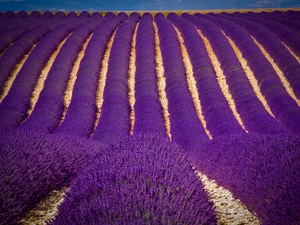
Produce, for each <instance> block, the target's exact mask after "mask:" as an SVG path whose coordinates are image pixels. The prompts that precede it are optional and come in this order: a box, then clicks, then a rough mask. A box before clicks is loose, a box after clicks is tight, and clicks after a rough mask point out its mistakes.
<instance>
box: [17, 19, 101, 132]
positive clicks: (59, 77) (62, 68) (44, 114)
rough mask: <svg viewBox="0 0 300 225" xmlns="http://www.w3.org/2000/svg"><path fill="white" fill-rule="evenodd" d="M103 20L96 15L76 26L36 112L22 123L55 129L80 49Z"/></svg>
mask: <svg viewBox="0 0 300 225" xmlns="http://www.w3.org/2000/svg"><path fill="white" fill-rule="evenodd" d="M102 22H103V20H102V19H98V18H95V19H93V20H91V21H89V22H88V23H87V24H83V25H81V26H80V27H78V28H77V29H75V30H74V31H73V32H72V34H71V35H70V37H69V38H68V39H67V41H66V42H65V44H64V45H63V47H62V48H61V49H60V52H59V53H58V55H57V57H56V59H55V61H54V63H53V65H52V67H51V69H50V71H49V74H48V76H47V79H46V81H45V84H44V88H43V90H42V92H41V93H40V96H39V100H38V101H37V103H36V105H35V108H34V110H33V112H32V113H31V115H30V117H29V118H28V119H27V120H26V121H25V122H24V123H22V125H21V128H29V129H33V130H39V131H42V132H50V133H51V132H53V131H54V130H55V129H56V127H57V126H58V125H59V123H60V119H61V116H62V111H63V109H64V98H63V96H64V92H65V89H66V86H67V82H68V80H69V77H70V74H71V72H72V68H73V65H74V62H75V60H76V59H77V57H78V53H79V51H80V49H81V48H82V45H83V44H84V42H85V41H86V39H87V38H88V37H89V35H91V33H92V32H94V30H95V29H96V27H97V26H99V25H100V24H101V23H102Z"/></svg>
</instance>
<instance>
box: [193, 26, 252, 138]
mask: <svg viewBox="0 0 300 225" xmlns="http://www.w3.org/2000/svg"><path fill="white" fill-rule="evenodd" d="M197 31H198V33H199V35H200V37H201V38H202V40H203V42H204V45H205V48H206V51H207V53H208V56H209V58H210V60H211V62H212V65H213V67H214V70H215V72H216V78H217V81H218V83H219V86H220V88H221V90H222V92H223V95H224V96H225V98H226V100H227V102H228V106H229V107H230V109H231V111H232V113H233V116H234V117H235V119H236V120H237V121H238V123H239V124H240V126H241V127H242V128H243V129H244V130H245V131H246V132H247V133H248V131H247V130H246V128H245V126H244V124H243V121H242V119H241V117H240V114H239V113H238V112H237V110H236V106H235V102H234V100H233V97H232V95H231V93H230V91H229V87H228V85H227V83H226V78H225V75H224V73H223V70H222V68H221V65H220V62H219V60H218V57H217V56H216V54H215V53H214V51H213V49H212V46H211V44H210V42H209V40H208V39H207V38H206V37H205V36H204V35H203V34H202V32H201V31H200V30H199V29H197Z"/></svg>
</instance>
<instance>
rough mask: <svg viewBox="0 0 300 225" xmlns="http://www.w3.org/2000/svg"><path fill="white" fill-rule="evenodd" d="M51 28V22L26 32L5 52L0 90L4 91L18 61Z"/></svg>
mask: <svg viewBox="0 0 300 225" xmlns="http://www.w3.org/2000/svg"><path fill="white" fill-rule="evenodd" d="M51 30H52V28H51V24H45V25H40V26H37V27H36V28H34V29H32V30H30V31H29V32H27V33H25V34H24V35H23V36H22V37H21V38H20V39H19V40H17V41H16V42H15V43H14V44H13V45H12V46H11V47H10V48H8V49H7V50H6V51H5V52H4V54H3V55H2V57H1V58H0V68H1V70H0V92H2V91H3V88H4V84H5V82H6V80H7V79H8V77H9V75H10V74H11V73H12V71H13V69H14V67H15V66H16V65H17V63H18V62H20V60H21V59H22V58H23V57H24V55H25V54H27V53H28V52H29V50H30V49H31V48H32V47H33V45H34V44H36V43H37V42H38V41H39V40H40V39H41V38H42V37H43V36H44V35H46V34H47V33H49V32H50V31H51Z"/></svg>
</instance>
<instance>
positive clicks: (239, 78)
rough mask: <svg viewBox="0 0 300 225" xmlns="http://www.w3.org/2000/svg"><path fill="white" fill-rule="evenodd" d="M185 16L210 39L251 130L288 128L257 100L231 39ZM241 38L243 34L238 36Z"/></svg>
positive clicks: (265, 131)
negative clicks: (229, 41)
mask: <svg viewBox="0 0 300 225" xmlns="http://www.w3.org/2000/svg"><path fill="white" fill-rule="evenodd" d="M182 17H184V18H187V19H189V20H190V21H192V22H193V23H194V24H195V25H196V26H197V28H198V29H200V30H201V31H202V32H203V34H204V35H205V36H206V37H207V39H208V40H209V41H210V43H211V45H212V48H213V50H214V51H215V53H216V55H217V57H218V60H219V61H220V64H221V68H222V69H223V71H224V75H225V76H226V82H227V84H228V86H229V90H230V92H231V93H232V96H233V98H234V101H235V105H236V108H237V110H238V113H239V114H240V116H241V119H242V121H243V123H244V125H245V127H246V129H247V130H248V131H249V132H259V133H278V132H282V131H285V129H284V128H282V127H281V125H280V124H279V123H277V121H276V120H274V119H273V118H272V117H271V116H270V115H269V114H268V113H267V111H266V110H265V108H264V107H263V106H262V104H261V102H260V101H259V100H258V99H257V96H256V94H255V93H254V91H253V89H252V87H251V85H250V83H249V81H248V79H247V77H246V74H245V72H244V70H243V69H242V67H241V64H240V62H239V60H238V58H237V56H236V55H235V53H234V51H233V50H232V47H231V46H230V45H229V43H228V40H227V39H226V38H225V37H224V35H223V33H222V32H221V31H220V29H219V28H218V27H217V26H216V25H214V24H213V23H211V22H209V21H207V20H205V19H200V18H198V17H196V16H191V15H188V14H184V15H182ZM237 37H239V36H237Z"/></svg>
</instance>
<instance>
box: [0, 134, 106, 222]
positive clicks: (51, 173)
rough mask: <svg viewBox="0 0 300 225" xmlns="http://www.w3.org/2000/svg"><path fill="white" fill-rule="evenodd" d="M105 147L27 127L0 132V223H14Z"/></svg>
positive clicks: (103, 150)
mask: <svg viewBox="0 0 300 225" xmlns="http://www.w3.org/2000/svg"><path fill="white" fill-rule="evenodd" d="M104 152H105V146H104V145H103V144H100V143H96V142H93V141H85V140H82V139H76V138H74V137H71V136H67V135H63V134H60V135H46V134H42V133H37V132H32V131H29V130H22V131H20V130H16V131H11V132H2V133H1V135H0V159H1V164H0V173H1V174H2V176H0V185H1V195H0V224H3V225H4V224H5V225H6V224H16V223H17V222H18V220H20V219H22V218H23V217H24V215H25V213H26V212H27V211H28V210H30V209H32V208H33V207H34V206H35V205H36V204H37V203H38V202H39V201H40V200H42V199H44V198H45V197H46V196H47V195H48V194H49V193H50V192H51V191H53V190H60V189H61V188H62V187H63V186H67V185H69V183H70V181H71V180H72V179H73V178H74V177H75V176H76V175H77V174H78V172H79V171H80V170H81V169H82V168H83V167H84V166H86V165H88V164H90V163H91V162H92V161H93V158H94V156H95V154H96V153H97V154H98V153H99V154H98V155H99V156H100V155H101V154H104Z"/></svg>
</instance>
